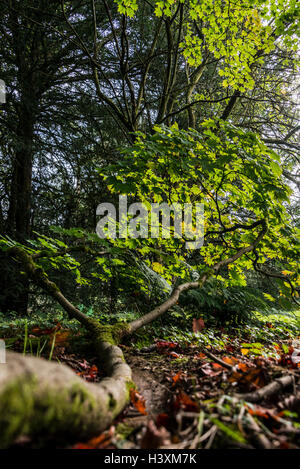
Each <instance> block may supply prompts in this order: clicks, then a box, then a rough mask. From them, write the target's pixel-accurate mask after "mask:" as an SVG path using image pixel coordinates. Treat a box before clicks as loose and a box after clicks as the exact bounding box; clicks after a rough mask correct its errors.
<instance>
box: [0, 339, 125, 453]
mask: <svg viewBox="0 0 300 469" xmlns="http://www.w3.org/2000/svg"><path fill="white" fill-rule="evenodd" d="M98 350H99V352H100V351H101V354H103V355H102V356H103V362H104V363H105V368H106V370H107V371H108V372H109V376H108V377H106V378H104V379H103V380H102V381H101V383H99V384H94V383H88V382H85V381H83V380H82V379H81V378H79V377H78V376H77V375H76V374H75V373H74V372H73V371H72V370H71V369H70V368H68V367H67V366H65V365H60V364H57V363H53V362H49V361H46V360H44V359H41V358H36V357H28V356H26V357H24V356H22V355H20V354H17V353H13V352H7V363H6V364H2V365H0V448H7V447H8V446H10V445H11V444H12V443H13V442H14V441H15V440H16V438H18V437H20V436H29V437H32V438H34V439H35V441H43V440H45V439H47V440H48V439H49V438H50V439H51V438H55V440H57V439H59V440H61V441H64V442H74V441H78V440H84V439H88V438H90V437H92V436H95V435H97V434H98V433H100V432H102V431H103V430H105V429H106V428H107V427H108V426H109V425H110V424H111V422H112V420H113V419H114V418H115V417H116V416H117V415H118V414H119V413H120V412H121V411H122V409H123V408H124V407H125V405H126V404H127V403H128V401H129V389H130V387H131V386H133V383H132V381H131V370H130V368H129V366H128V365H126V363H125V362H124V358H123V354H122V351H121V350H120V349H119V348H118V347H116V346H114V345H112V344H109V343H107V342H106V343H102V344H101V345H100V343H99V344H98Z"/></svg>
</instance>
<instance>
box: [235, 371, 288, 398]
mask: <svg viewBox="0 0 300 469" xmlns="http://www.w3.org/2000/svg"><path fill="white" fill-rule="evenodd" d="M294 382H295V380H294V376H292V375H285V376H281V377H280V378H277V379H275V380H274V381H272V382H271V383H269V384H267V386H264V387H263V388H261V389H258V390H256V391H254V392H250V393H248V394H236V395H235V397H237V398H238V399H243V400H244V401H248V402H260V401H262V400H263V399H265V398H268V397H270V396H272V395H273V394H276V393H278V392H280V391H282V390H283V389H284V388H287V387H288V386H291V385H293V384H294Z"/></svg>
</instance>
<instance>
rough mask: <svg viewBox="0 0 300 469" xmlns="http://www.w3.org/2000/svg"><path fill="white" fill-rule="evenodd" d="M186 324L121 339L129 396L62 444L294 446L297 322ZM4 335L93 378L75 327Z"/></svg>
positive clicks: (297, 436)
mask: <svg viewBox="0 0 300 469" xmlns="http://www.w3.org/2000/svg"><path fill="white" fill-rule="evenodd" d="M194 329H196V331H195V330H194V332H196V333H193V334H191V335H189V336H188V337H187V338H186V339H183V338H182V336H181V337H180V339H179V340H174V338H173V339H169V340H166V339H165V338H164V339H161V340H160V339H159V338H156V339H154V341H153V343H152V344H151V345H149V346H147V347H137V345H136V344H135V343H134V341H133V342H131V343H129V344H126V345H122V346H121V347H122V350H123V352H124V355H125V358H126V360H127V362H128V364H129V365H130V366H131V368H132V371H133V380H134V382H135V384H136V389H135V390H132V391H131V404H130V405H128V406H127V408H126V409H125V410H124V411H123V412H122V414H121V415H119V416H118V418H117V419H116V420H115V422H113V425H112V426H111V427H110V428H109V429H108V430H107V431H106V432H104V433H102V434H101V435H98V436H97V435H96V436H95V438H93V439H92V440H90V441H80V442H77V443H75V444H73V445H72V446H70V445H69V446H68V448H72V449H156V448H165V449H198V448H199V449H201V448H206V449H209V448H212V449H214V448H223V449H224V448H225V449H231V448H245V449H247V448H274V449H278V448H279V449H294V448H298V449H300V418H299V416H300V363H299V361H300V360H299V356H298V352H299V354H300V350H299V349H300V335H299V332H300V331H298V333H297V330H295V329H294V330H293V331H292V333H289V332H288V329H286V328H280V327H278V325H274V324H272V323H270V322H265V323H264V324H263V325H261V327H251V326H246V327H240V328H233V329H231V330H225V329H222V328H221V329H215V328H214V329H209V328H206V327H205V325H204V323H203V321H201V320H200V321H199V322H198V323H195V322H194ZM197 329H198V330H197ZM201 329H202V330H201ZM2 335H3V331H2ZM9 335H10V339H7V342H9V341H10V342H11V344H12V347H13V348H14V349H15V350H17V351H24V349H25V350H26V351H27V353H33V354H35V355H42V356H46V357H47V358H51V359H52V360H57V361H59V362H61V363H65V364H67V365H69V366H70V367H71V368H72V369H74V371H75V372H76V373H77V374H78V375H80V376H81V377H82V378H83V379H85V380H87V381H92V382H98V381H100V380H101V377H102V373H101V369H99V368H98V366H97V365H96V359H95V357H93V356H92V355H86V354H85V353H84V352H83V351H80V350H78V347H76V344H75V345H74V343H73V344H72V346H70V344H71V342H72V340H71V338H74V337H73V336H75V341H76V340H77V341H78V340H81V339H80V333H78V332H74V331H70V330H65V329H62V328H61V327H60V326H56V330H55V328H54V329H43V328H41V326H38V327H32V328H31V329H30V331H27V336H26V340H25V341H24V338H20V337H19V338H14V337H13V334H12V332H11V330H10V333H9ZM54 338H55V339H54ZM44 340H45V341H46V340H48V343H47V345H46V346H45V348H44V349H43V350H41V348H42V346H41V344H44V343H45V344H46V342H44ZM25 342H26V343H25ZM37 342H38V344H39V350H38V351H36V348H34V347H36V344H37ZM33 344H34V346H33ZM46 351H47V354H48V355H46ZM74 351H75V353H74ZM282 377H284V378H283V380H282V379H281V378H282ZM16 445H17V446H21V447H35V442H33V441H30V440H22V441H20V442H16ZM55 447H57V448H61V447H66V446H65V445H62V444H61V442H57V444H56V446H55Z"/></svg>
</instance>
